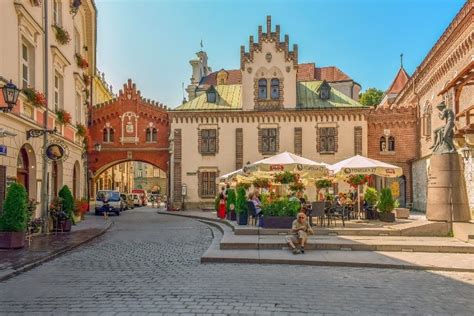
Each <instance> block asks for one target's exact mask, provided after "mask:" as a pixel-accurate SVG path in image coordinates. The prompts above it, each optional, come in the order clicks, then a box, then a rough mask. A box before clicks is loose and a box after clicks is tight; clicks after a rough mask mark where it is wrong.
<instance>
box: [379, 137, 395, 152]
mask: <svg viewBox="0 0 474 316" xmlns="http://www.w3.org/2000/svg"><path fill="white" fill-rule="evenodd" d="M391 142H392V143H393V144H392V146H390V143H391ZM382 144H384V146H385V149H383V148H382ZM391 147H393V150H390V148H391ZM395 149H396V146H395V137H393V136H392V135H390V134H388V135H383V136H381V137H380V141H379V150H380V154H381V155H394V154H395Z"/></svg>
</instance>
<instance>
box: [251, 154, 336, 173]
mask: <svg viewBox="0 0 474 316" xmlns="http://www.w3.org/2000/svg"><path fill="white" fill-rule="evenodd" d="M243 170H244V172H246V173H254V172H257V171H267V172H281V171H291V172H298V173H303V172H304V173H307V174H311V175H313V176H314V175H320V176H322V175H327V174H328V168H327V167H326V166H325V165H324V164H320V163H317V162H315V161H312V160H309V159H306V158H303V157H301V156H298V155H295V154H292V153H289V152H287V151H285V152H282V153H280V154H277V155H275V156H271V157H269V158H265V159H262V160H259V161H256V162H254V163H251V164H249V165H246V166H245V167H244V168H243Z"/></svg>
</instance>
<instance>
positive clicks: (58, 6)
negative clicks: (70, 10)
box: [53, 0, 63, 26]
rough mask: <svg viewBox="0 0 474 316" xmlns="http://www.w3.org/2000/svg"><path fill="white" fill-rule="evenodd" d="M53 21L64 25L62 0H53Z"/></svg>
mask: <svg viewBox="0 0 474 316" xmlns="http://www.w3.org/2000/svg"><path fill="white" fill-rule="evenodd" d="M53 23H54V24H55V25H57V26H62V23H63V19H62V3H61V1H60V0H53Z"/></svg>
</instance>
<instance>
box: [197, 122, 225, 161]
mask: <svg viewBox="0 0 474 316" xmlns="http://www.w3.org/2000/svg"><path fill="white" fill-rule="evenodd" d="M208 129H214V130H216V146H215V151H214V152H203V151H202V134H201V131H202V130H208ZM197 130H198V141H197V144H198V153H199V154H201V155H202V156H215V155H216V154H218V153H219V130H220V127H219V125H218V124H199V125H198V128H197Z"/></svg>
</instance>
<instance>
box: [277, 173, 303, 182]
mask: <svg viewBox="0 0 474 316" xmlns="http://www.w3.org/2000/svg"><path fill="white" fill-rule="evenodd" d="M274 179H275V182H279V183H281V184H288V183H292V182H296V181H297V180H298V177H297V176H296V174H294V173H293V172H290V171H284V172H281V173H277V174H275V175H274Z"/></svg>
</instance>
